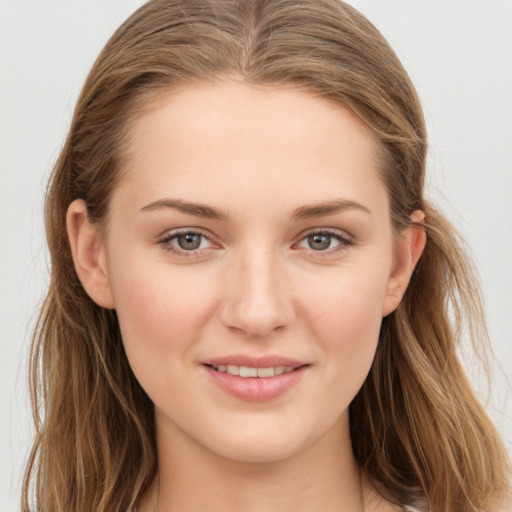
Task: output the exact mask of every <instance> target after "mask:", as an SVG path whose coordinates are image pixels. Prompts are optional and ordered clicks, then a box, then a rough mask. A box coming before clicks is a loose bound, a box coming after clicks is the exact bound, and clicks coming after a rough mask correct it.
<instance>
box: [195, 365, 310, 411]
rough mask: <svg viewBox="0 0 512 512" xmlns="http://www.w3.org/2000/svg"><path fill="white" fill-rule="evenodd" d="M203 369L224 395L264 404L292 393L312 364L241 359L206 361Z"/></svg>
mask: <svg viewBox="0 0 512 512" xmlns="http://www.w3.org/2000/svg"><path fill="white" fill-rule="evenodd" d="M203 367H204V368H205V370H206V372H207V374H208V375H209V377H210V378H211V379H212V381H213V383H214V384H216V385H217V387H218V388H220V389H221V390H222V391H224V392H227V393H228V394H230V395H231V396H234V397H236V398H238V399H241V400H246V401H251V402H263V401H268V400H273V399H276V398H277V397H279V396H281V395H283V394H284V393H286V392H287V391H289V390H291V389H292V388H293V387H294V386H295V385H296V384H298V383H299V382H300V380H301V379H302V377H303V375H304V374H305V372H306V371H307V369H308V368H309V364H307V363H304V362H301V361H297V360H293V359H289V358H283V357H278V356H266V357H260V358H252V357H248V356H244V355H238V356H229V357H224V358H217V359H212V360H208V361H205V362H204V363H203Z"/></svg>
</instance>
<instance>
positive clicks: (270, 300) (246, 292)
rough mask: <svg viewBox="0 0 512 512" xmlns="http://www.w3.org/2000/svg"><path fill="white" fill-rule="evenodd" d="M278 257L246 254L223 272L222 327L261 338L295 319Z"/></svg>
mask: <svg viewBox="0 0 512 512" xmlns="http://www.w3.org/2000/svg"><path fill="white" fill-rule="evenodd" d="M277 260H278V257H277V256H276V255H274V254H272V253H270V252H269V253H264V252H262V251H261V250H259V251H257V250H254V251H245V252H244V253H243V254H240V255H239V257H237V258H236V260H235V261H233V262H231V265H230V268H229V269H228V270H226V275H225V276H224V277H225V282H224V288H223V289H224V291H223V300H222V304H221V309H220V317H221V321H222V323H223V324H224V325H225V326H226V327H228V328H229V329H230V330H235V331H238V332H242V333H243V334H244V335H245V336H247V337H248V338H263V337H265V336H267V335H269V334H270V333H272V332H275V331H277V330H280V329H282V328H283V327H285V326H287V325H289V324H290V323H291V322H292V320H293V318H294V316H295V312H294V308H293V301H292V298H291V290H290V286H289V283H288V282H287V281H288V280H287V278H286V272H285V271H284V270H285V269H283V268H282V265H279V262H278V261H277Z"/></svg>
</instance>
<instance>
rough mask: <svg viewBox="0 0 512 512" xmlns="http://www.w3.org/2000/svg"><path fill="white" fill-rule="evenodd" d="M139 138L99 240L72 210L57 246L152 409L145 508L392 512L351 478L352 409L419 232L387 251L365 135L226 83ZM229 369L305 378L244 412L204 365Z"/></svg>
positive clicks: (158, 111)
mask: <svg viewBox="0 0 512 512" xmlns="http://www.w3.org/2000/svg"><path fill="white" fill-rule="evenodd" d="M132 128H133V131H132V140H131V144H130V153H129V154H128V155H127V158H126V164H125V168H124V169H123V173H124V175H123V179H122V180H121V182H120V184H119V186H118V187H117V188H116V189H115V191H114V192H113V196H112V198H111V204H110V216H109V220H108V224H107V225H106V227H105V228H104V229H103V230H101V231H100V230H98V229H96V227H95V226H93V225H91V224H90V223H89V222H88V220H87V216H86V211H85V205H84V203H83V201H81V200H77V201H75V202H73V203H72V204H71V205H70V207H69V210H68V233H69V238H70V243H71V248H72V252H73V258H74V262H75V267H76V270H77V273H78V275H79V277H80V279H81V281H82V283H83V285H84V287H85V289H86V290H87V292H88V293H89V295H90V296H91V298H92V299H93V300H95V301H96V302H97V303H98V304H99V305H101V306H103V307H106V308H115V309H116V312H117V315H118V318H119V322H120V327H121V333H122V336H123V342H124V345H125V349H126V353H127V356H128V359H129V362H130V364H131V366H132V369H133V371H134V373H135V375H136V377H137V379H138V380H139V382H140V383H141V385H142V386H143V388H144V389H145V391H146V392H147V394H148V395H149V397H150V398H151V400H152V401H153V403H154V404H155V414H156V426H157V450H158V456H159V472H158V479H157V480H155V483H154V485H153V486H152V488H151V489H150V490H149V491H148V493H147V494H146V495H145V496H144V497H143V499H142V500H141V502H140V504H139V507H138V510H139V511H140V512H149V511H151V510H153V509H154V508H155V504H156V506H157V510H159V511H166V512H167V511H178V510H180V511H188V510H209V511H216V510H219V511H220V510H222V511H223V512H226V511H231V510H233V511H235V510H236V511H243V512H252V511H261V510H265V511H267V512H272V511H274V510H275V511H277V510H279V511H280V512H283V511H288V510H289V511H291V510H293V511H301V510H304V511H306V510H323V511H340V510H347V511H355V512H357V511H359V510H361V508H362V498H363V499H364V501H365V507H366V511H367V512H370V511H377V510H379V511H384V510H396V507H394V506H393V505H391V504H389V503H388V502H386V501H385V500H384V499H383V498H381V497H380V496H378V495H377V494H376V493H375V492H372V490H371V486H370V485H369V484H367V483H365V482H364V481H363V482H362V483H361V482H360V477H359V471H358V468H357V464H356V462H355V459H354V456H353V453H352V449H351V443H350V437H349V428H348V406H349V404H350V402H351V401H352V399H353V398H354V396H355V395H356V394H357V391H358V390H359V389H360V387H361V385H362V384H363V382H364V380H365V378H366V376H367V374H368V372H369V370H370V367H371V364H372V360H373V357H374V354H375V350H376V347H377V342H378V333H379V327H380V324H381V321H382V318H383V317H384V316H386V315H388V314H389V313H391V312H392V311H393V310H394V309H395V308H396V307H397V305H398V304H399V302H400V300H401V298H402V296H403V293H404V292H405V289H406V287H407V284H408V282H409V280H410V277H411V274H412V271H413V269H414V266H415V265H416V263H417V261H418V259H419V257H420V255H421V252H422V250H423V247H424V244H425V234H424V231H423V230H422V229H421V228H419V227H417V226H416V225H411V226H410V227H408V228H407V229H405V230H404V231H403V232H402V233H401V236H400V237H399V238H396V237H394V236H393V234H392V226H391V223H390V216H389V201H388V196H387V191H386V189H385V187H384V185H383V183H382V182H381V180H380V178H379V171H378V162H377V160H376V159H375V157H374V154H375V149H376V142H375V141H374V139H373V137H372V135H371V133H370V132H369V131H368V129H367V128H366V127H365V126H364V125H363V124H362V123H361V121H359V120H358V119H357V117H356V116H355V115H354V114H353V113H351V112H350V111H349V110H348V109H346V108H343V107H342V106H340V105H337V104H334V103H332V102H329V101H327V100H325V99H320V98H318V97H315V96H313V95H312V94H310V93H306V92H303V91H300V90H298V89H296V88H292V87H279V88H277V87H273V88H269V87H254V86H249V85H246V84H243V83H240V82H237V81H224V82H220V83H216V84H197V85H196V86H188V87H187V88H185V89H181V90H177V91H173V92H172V94H169V95H168V96H163V97H162V98H161V99H160V101H159V102H158V103H157V104H156V105H154V106H153V108H151V109H150V110H149V111H148V112H146V113H145V114H144V115H142V116H140V117H138V118H137V119H135V120H134V122H133V126H132ZM422 218H423V217H422V213H421V212H415V213H414V214H413V216H412V219H411V220H413V221H416V222H421V220H422ZM233 354H243V355H248V356H250V357H261V356H266V355H272V356H279V357H288V358H292V359H294V360H298V361H300V362H302V363H304V364H305V365H306V366H305V369H304V371H303V374H302V377H301V378H300V379H299V380H298V382H297V383H296V384H294V385H293V386H292V387H291V388H290V389H287V390H286V391H285V392H284V393H281V394H280V395H279V396H277V397H276V398H272V399H269V400H263V401H256V402H255V401H252V400H245V399H241V398H239V397H236V396H233V395H231V394H229V393H226V392H225V391H224V390H223V389H220V388H219V386H217V385H216V384H215V383H214V382H213V380H212V379H211V378H210V374H209V371H211V370H207V367H206V366H205V364H204V362H205V361H207V360H209V359H213V358H219V357H226V356H231V355H233ZM361 487H362V489H363V493H362V494H363V496H361Z"/></svg>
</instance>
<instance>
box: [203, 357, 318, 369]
mask: <svg viewBox="0 0 512 512" xmlns="http://www.w3.org/2000/svg"><path fill="white" fill-rule="evenodd" d="M202 364H205V365H210V366H220V365H225V366H227V365H234V366H246V367H249V368H270V367H276V366H293V367H294V368H298V367H300V366H304V365H306V364H308V363H305V362H304V361H299V360H297V359H291V358H289V357H283V356H278V355H268V356H260V357H253V356H249V355H246V354H233V355H230V356H220V357H215V358H212V359H208V360H206V361H202Z"/></svg>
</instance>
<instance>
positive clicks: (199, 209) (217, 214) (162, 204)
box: [141, 199, 228, 220]
mask: <svg viewBox="0 0 512 512" xmlns="http://www.w3.org/2000/svg"><path fill="white" fill-rule="evenodd" d="M160 208H171V209H173V210H177V211H179V212H182V213H186V214H188V215H194V216H196V217H205V218H207V219H214V220H226V219H227V217H228V216H227V214H226V213H225V212H222V211H220V210H216V209H215V208H211V207H210V206H206V205H203V204H199V203H189V202H187V201H182V200H180V199H159V200H158V201H154V202H153V203H150V204H148V205H146V206H144V207H143V208H142V209H141V211H143V212H148V211H154V210H158V209H160Z"/></svg>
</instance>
